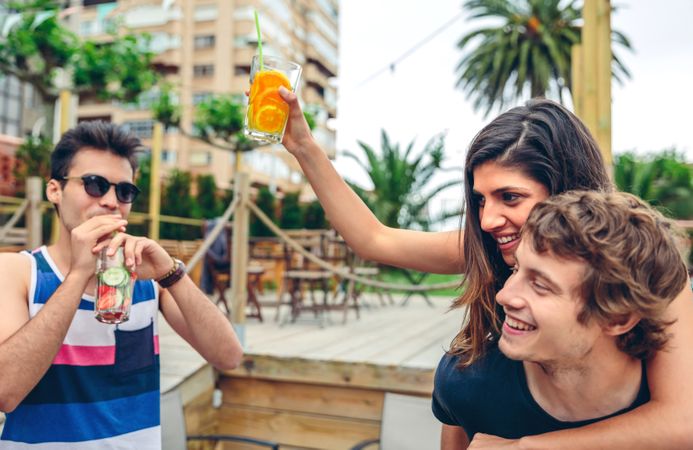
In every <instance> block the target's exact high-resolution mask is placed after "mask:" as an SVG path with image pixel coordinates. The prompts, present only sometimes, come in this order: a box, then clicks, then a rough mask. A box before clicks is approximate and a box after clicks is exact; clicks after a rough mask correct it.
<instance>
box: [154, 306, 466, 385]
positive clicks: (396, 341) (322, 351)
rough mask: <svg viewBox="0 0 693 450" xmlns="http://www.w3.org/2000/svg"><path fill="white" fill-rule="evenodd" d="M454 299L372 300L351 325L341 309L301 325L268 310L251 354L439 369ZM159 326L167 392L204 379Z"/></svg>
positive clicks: (457, 317) (201, 364)
mask: <svg viewBox="0 0 693 450" xmlns="http://www.w3.org/2000/svg"><path fill="white" fill-rule="evenodd" d="M267 298H271V296H268V297H267ZM449 301H450V300H449V299H448V298H435V297H434V298H433V307H431V306H428V305H427V304H426V303H425V302H424V301H423V299H421V298H420V297H414V298H412V299H411V300H410V301H409V304H408V305H407V306H399V304H400V302H401V296H400V297H398V296H395V302H396V304H395V305H388V306H380V305H379V304H378V302H377V301H375V299H369V300H368V301H367V302H365V303H366V305H367V306H366V307H364V308H363V309H362V310H361V317H360V319H356V316H355V312H354V311H353V310H351V311H349V313H348V318H347V323H346V324H342V313H341V312H340V311H332V312H330V313H329V317H328V318H327V320H319V319H316V318H314V317H313V315H312V313H309V312H305V313H304V314H303V315H302V316H301V317H299V319H298V320H297V321H296V323H284V324H281V323H277V322H276V321H275V320H274V319H275V309H274V308H271V307H263V315H264V316H265V321H264V323H260V322H259V321H258V320H257V319H249V320H248V322H247V323H246V346H245V347H246V348H245V354H246V355H255V356H272V357H278V358H287V359H289V358H301V359H305V360H313V361H332V362H341V363H367V364H373V365H379V366H389V367H401V368H415V369H434V368H435V367H436V366H437V364H438V361H439V360H440V357H441V356H442V355H443V352H444V349H445V348H447V346H448V345H449V343H450V341H451V339H452V338H453V336H454V335H455V334H456V332H457V330H458V329H459V326H460V325H459V324H460V323H461V320H462V313H461V312H460V311H452V312H447V308H448V305H449ZM368 305H370V306H368ZM285 312H286V311H283V313H285ZM159 327H160V328H159V339H160V347H161V390H162V392H166V391H168V390H170V389H173V388H176V387H178V386H180V385H181V383H183V382H184V381H185V380H188V379H190V378H192V377H193V376H196V374H197V376H201V375H199V374H200V373H201V372H202V371H203V370H204V368H205V367H206V366H207V364H206V362H205V361H204V359H203V358H202V357H201V356H200V355H199V354H198V353H197V352H196V351H195V350H194V349H192V348H191V347H190V346H189V345H188V344H187V343H186V342H185V341H184V340H183V339H182V338H181V337H179V336H178V335H177V334H176V333H175V332H174V331H173V330H171V328H170V327H169V326H168V325H167V324H166V321H165V320H164V319H163V318H161V320H160V321H159ZM210 373H211V372H210ZM210 376H211V375H210ZM206 379H209V378H206Z"/></svg>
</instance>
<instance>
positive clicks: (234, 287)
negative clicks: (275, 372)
mask: <svg viewBox="0 0 693 450" xmlns="http://www.w3.org/2000/svg"><path fill="white" fill-rule="evenodd" d="M235 175H236V178H235V181H234V194H235V197H236V198H237V199H238V200H239V202H238V206H237V207H236V212H235V213H234V215H233V238H232V246H231V251H232V252H231V323H232V324H233V327H234V329H235V331H236V334H237V335H238V338H239V339H240V341H241V344H242V345H245V306H246V303H247V301H248V290H247V286H248V239H249V235H250V233H249V219H250V213H249V210H248V207H247V206H246V205H247V202H248V199H249V193H250V176H249V175H248V173H246V172H237V173H236V174H235Z"/></svg>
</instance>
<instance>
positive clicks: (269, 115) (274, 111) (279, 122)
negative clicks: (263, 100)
mask: <svg viewBox="0 0 693 450" xmlns="http://www.w3.org/2000/svg"><path fill="white" fill-rule="evenodd" d="M287 110H288V106H285V108H282V107H281V105H276V104H272V103H267V104H263V105H261V106H260V108H259V109H258V111H257V112H255V113H254V114H255V115H254V118H253V119H254V120H253V121H254V122H255V127H256V128H257V129H258V130H260V131H264V132H266V133H279V132H281V131H282V127H283V126H284V121H285V119H286V115H287V112H288V111H287Z"/></svg>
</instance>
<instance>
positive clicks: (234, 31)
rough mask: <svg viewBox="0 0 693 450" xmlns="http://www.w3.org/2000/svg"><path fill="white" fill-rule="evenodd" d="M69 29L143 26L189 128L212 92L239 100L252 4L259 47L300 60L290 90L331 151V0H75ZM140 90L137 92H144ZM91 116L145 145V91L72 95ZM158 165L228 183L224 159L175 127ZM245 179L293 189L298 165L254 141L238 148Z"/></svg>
mask: <svg viewBox="0 0 693 450" xmlns="http://www.w3.org/2000/svg"><path fill="white" fill-rule="evenodd" d="M83 5H84V8H83V9H82V10H81V12H80V13H79V21H78V22H79V33H80V34H81V35H82V37H84V38H91V39H99V38H100V37H103V36H104V31H105V30H106V29H107V28H108V27H109V26H113V25H114V24H119V25H117V26H118V27H127V28H129V29H131V30H132V31H134V32H147V33H149V34H150V35H151V37H152V43H151V45H152V48H153V50H154V51H155V52H157V53H158V56H157V58H156V63H157V64H158V66H159V67H160V68H161V69H162V70H164V71H165V72H166V73H167V78H168V80H169V81H171V82H172V83H173V84H174V85H175V86H176V88H177V90H178V92H179V94H180V99H179V101H180V103H181V105H183V111H182V125H181V126H182V127H185V129H187V130H190V129H191V123H192V121H193V117H194V110H195V105H196V104H197V103H199V102H200V101H202V100H203V99H205V98H206V97H207V96H210V95H214V94H229V93H230V94H235V95H238V97H239V100H241V101H244V100H245V97H244V95H243V92H244V91H245V90H246V89H247V88H248V83H249V74H250V62H251V59H252V57H253V55H254V54H255V53H256V48H257V36H256V32H255V25H254V19H253V11H254V10H257V11H258V14H259V16H260V23H261V27H262V43H263V53H264V54H265V55H275V56H281V57H284V58H287V59H290V60H293V61H296V62H298V63H299V64H301V65H302V66H303V75H302V80H301V86H300V88H299V96H300V97H301V99H302V101H303V105H304V108H305V109H306V110H308V111H311V112H312V113H313V114H314V115H315V117H316V119H317V127H316V129H315V130H314V134H315V136H316V138H317V139H318V140H319V141H320V143H321V145H322V146H323V148H325V149H326V151H327V152H328V155H329V156H331V157H334V155H335V132H334V130H332V129H330V127H329V124H330V120H329V119H331V118H335V117H336V103H337V102H336V87H335V83H334V78H335V77H336V75H337V70H338V58H337V48H338V40H339V35H338V14H339V7H338V0H119V1H115V2H114V1H99V0H84V1H83ZM145 97H146V96H145ZM94 118H101V119H105V120H110V121H113V122H116V123H121V124H125V125H126V126H128V127H129V128H130V130H132V131H133V132H134V133H136V134H137V135H138V136H139V137H140V138H142V139H143V141H145V143H148V141H149V139H150V138H151V135H152V129H153V121H152V119H151V114H150V113H149V111H148V108H147V101H146V98H145V99H144V101H143V102H140V106H132V105H117V104H103V103H98V102H95V101H92V100H89V99H82V100H81V101H80V106H79V110H78V120H89V119H94ZM162 159H163V161H162V168H163V170H164V171H169V170H171V169H173V168H174V167H175V168H179V169H182V170H187V171H190V172H192V173H193V174H202V173H211V174H214V176H215V178H216V181H217V185H219V186H220V187H227V186H229V182H230V181H231V179H232V177H233V160H234V156H233V155H232V154H230V153H229V152H227V151H223V150H219V149H216V148H213V147H211V146H209V145H206V144H204V143H202V142H200V141H198V140H195V139H188V138H186V137H185V136H183V135H182V134H181V133H180V132H177V131H175V130H174V131H170V132H168V133H167V134H166V136H165V138H164V152H163V158H162ZM243 163H244V164H246V165H247V166H249V169H250V172H251V174H252V181H253V184H255V185H270V186H277V187H278V188H279V190H281V191H285V192H286V191H296V190H299V189H300V188H301V187H302V185H303V181H302V175H301V173H300V168H299V167H298V165H297V164H296V162H295V160H294V159H293V157H291V156H290V155H289V154H288V153H287V152H286V151H285V150H284V149H283V147H281V146H264V147H260V148H258V149H256V150H253V151H252V152H248V153H245V154H244V157H243Z"/></svg>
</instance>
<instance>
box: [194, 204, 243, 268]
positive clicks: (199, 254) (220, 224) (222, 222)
mask: <svg viewBox="0 0 693 450" xmlns="http://www.w3.org/2000/svg"><path fill="white" fill-rule="evenodd" d="M238 204H239V201H238V198H234V199H233V201H232V202H231V204H230V205H229V207H228V208H226V211H224V214H222V216H221V218H220V219H219V220H218V221H217V223H216V224H215V225H214V228H212V231H210V232H209V234H208V235H207V237H206V238H205V240H204V241H203V242H202V245H200V248H198V249H197V251H196V252H195V254H194V255H193V256H192V258H190V261H188V262H187V263H186V265H185V270H186V271H187V272H188V273H190V271H192V270H193V269H194V268H195V266H196V265H197V264H198V263H199V262H200V260H202V258H203V257H204V255H205V253H207V250H209V247H211V246H212V243H213V242H214V241H215V240H216V238H217V237H218V236H219V234H220V233H221V232H222V230H223V229H224V226H226V224H227V223H228V221H229V219H230V218H231V216H232V215H233V213H234V211H235V210H236V207H237V206H238Z"/></svg>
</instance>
